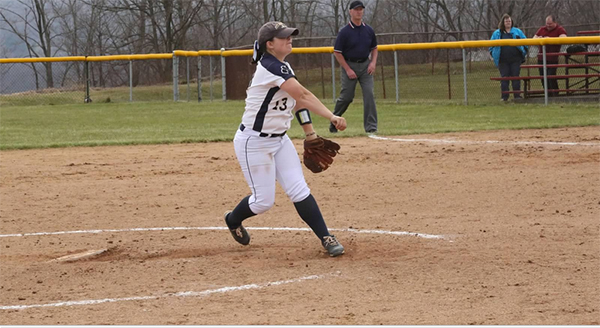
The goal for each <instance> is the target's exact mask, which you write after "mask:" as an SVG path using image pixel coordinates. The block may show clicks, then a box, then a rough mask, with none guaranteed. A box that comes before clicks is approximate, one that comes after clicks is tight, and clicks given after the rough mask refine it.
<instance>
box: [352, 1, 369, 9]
mask: <svg viewBox="0 0 600 328" xmlns="http://www.w3.org/2000/svg"><path fill="white" fill-rule="evenodd" d="M358 7H363V8H364V7H365V5H364V4H363V3H362V1H352V2H351V3H350V9H355V8H358Z"/></svg>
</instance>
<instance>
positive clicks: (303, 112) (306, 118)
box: [296, 108, 312, 125]
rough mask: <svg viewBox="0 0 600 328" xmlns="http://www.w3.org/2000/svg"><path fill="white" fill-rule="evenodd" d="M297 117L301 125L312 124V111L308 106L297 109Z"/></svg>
mask: <svg viewBox="0 0 600 328" xmlns="http://www.w3.org/2000/svg"><path fill="white" fill-rule="evenodd" d="M296 118H297V119H298V122H300V125H305V124H310V123H312V121H311V119H310V112H309V111H308V109H306V108H302V109H299V110H297V111H296Z"/></svg>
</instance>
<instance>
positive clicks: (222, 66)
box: [221, 48, 227, 101]
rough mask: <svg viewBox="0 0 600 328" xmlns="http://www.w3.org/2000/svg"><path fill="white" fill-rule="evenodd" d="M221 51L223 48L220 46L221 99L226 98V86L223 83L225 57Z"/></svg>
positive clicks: (224, 78)
mask: <svg viewBox="0 0 600 328" xmlns="http://www.w3.org/2000/svg"><path fill="white" fill-rule="evenodd" d="M223 51H225V48H221V83H222V85H221V90H222V93H223V95H222V96H223V101H225V100H227V86H226V85H225V84H226V83H225V82H226V77H225V57H223Z"/></svg>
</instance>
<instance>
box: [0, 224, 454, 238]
mask: <svg viewBox="0 0 600 328" xmlns="http://www.w3.org/2000/svg"><path fill="white" fill-rule="evenodd" d="M246 229H248V230H272V231H311V230H310V229H309V228H290V227H246ZM173 230H227V228H226V227H163V228H129V229H95V230H74V231H54V232H29V233H13V234H4V235H0V238H7V237H29V236H50V235H67V234H95V233H106V232H135V231H173ZM329 230H331V231H342V232H352V233H364V234H379V235H394V236H413V237H419V238H425V239H446V237H445V236H443V235H431V234H426V233H419V232H408V231H386V230H360V229H352V228H350V229H335V228H330V229H329Z"/></svg>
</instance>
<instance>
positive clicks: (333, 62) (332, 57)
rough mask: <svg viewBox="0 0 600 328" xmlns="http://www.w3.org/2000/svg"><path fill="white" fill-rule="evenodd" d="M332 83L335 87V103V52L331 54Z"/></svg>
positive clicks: (332, 93) (333, 93)
mask: <svg viewBox="0 0 600 328" xmlns="http://www.w3.org/2000/svg"><path fill="white" fill-rule="evenodd" d="M331 85H332V87H333V89H332V91H331V96H332V98H333V103H334V104H335V94H336V92H335V56H334V55H333V54H331Z"/></svg>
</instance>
